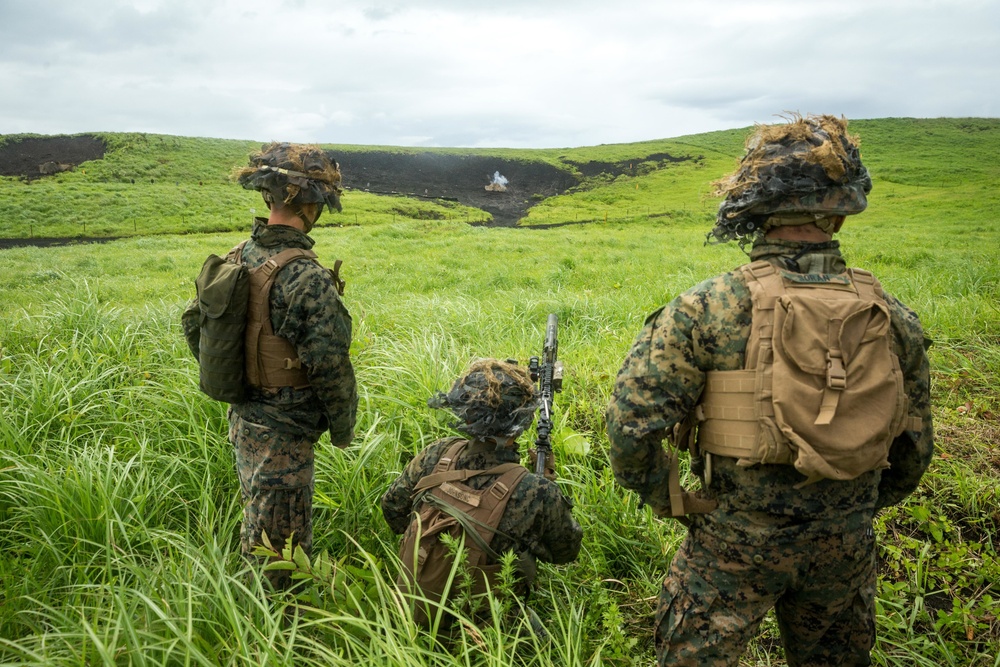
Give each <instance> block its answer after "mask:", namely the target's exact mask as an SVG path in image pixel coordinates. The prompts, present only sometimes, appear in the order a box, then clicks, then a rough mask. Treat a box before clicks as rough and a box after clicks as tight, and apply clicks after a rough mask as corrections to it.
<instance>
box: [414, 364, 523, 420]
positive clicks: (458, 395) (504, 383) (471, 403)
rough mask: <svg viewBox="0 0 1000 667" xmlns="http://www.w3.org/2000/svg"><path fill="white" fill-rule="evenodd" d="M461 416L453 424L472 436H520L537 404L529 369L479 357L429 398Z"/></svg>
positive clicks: (437, 405) (432, 403) (428, 403)
mask: <svg viewBox="0 0 1000 667" xmlns="http://www.w3.org/2000/svg"><path fill="white" fill-rule="evenodd" d="M427 405H429V406H430V407H432V408H447V409H448V410H450V411H451V412H452V414H454V415H455V416H456V417H458V419H459V421H457V422H456V423H455V424H454V425H453V426H454V427H455V428H456V429H458V430H459V431H462V432H463V433H466V434H468V435H471V436H473V437H489V436H495V437H517V436H518V435H520V434H521V433H523V432H524V430H525V429H527V428H528V426H530V425H531V421H532V420H533V419H534V416H535V410H536V409H537V407H538V397H537V395H536V393H535V386H534V384H533V383H532V381H531V377H530V376H529V375H528V371H527V370H526V369H524V368H522V367H520V366H518V365H517V364H514V363H510V362H505V361H500V360H498V359H480V360H478V361H475V362H473V363H472V364H471V365H470V366H469V368H467V369H466V371H465V372H464V373H463V374H462V377H460V378H459V379H458V380H456V381H455V383H454V384H453V385H452V387H451V389H450V390H449V391H448V393H444V392H441V391H439V392H437V393H436V394H434V395H433V396H431V397H430V398H429V399H428V400H427Z"/></svg>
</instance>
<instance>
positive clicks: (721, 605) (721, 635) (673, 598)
mask: <svg viewBox="0 0 1000 667" xmlns="http://www.w3.org/2000/svg"><path fill="white" fill-rule="evenodd" d="M874 598H875V539H874V537H873V535H872V533H871V532H870V531H867V532H866V531H860V532H859V533H857V534H853V533H852V534H842V535H836V536H832V537H826V538H821V539H816V540H812V541H809V542H804V543H794V544H785V545H779V546H766V547H749V546H744V545H735V544H727V543H725V542H722V541H721V540H718V539H716V538H714V537H712V536H710V535H707V534H705V533H704V532H703V531H698V532H697V533H695V534H692V533H689V534H688V536H687V538H686V539H685V540H684V543H683V544H682V545H681V548H680V549H679V550H678V551H677V553H676V554H675V556H674V560H673V562H672V563H671V564H670V570H669V573H668V574H667V577H666V579H665V580H664V582H663V588H662V590H661V591H660V601H659V605H658V608H657V611H656V628H655V639H656V655H657V659H658V663H659V665H660V666H661V667H665V666H666V665H699V666H703V665H712V666H715V665H727V666H729V665H737V664H738V662H739V658H740V655H741V654H742V653H743V651H744V649H745V648H746V645H747V642H749V641H750V639H752V638H753V636H754V635H755V634H756V632H757V628H758V627H759V626H760V622H761V620H762V619H763V618H764V615H765V614H766V613H767V612H768V610H769V609H771V608H772V607H773V608H774V610H775V615H776V616H777V619H778V628H779V630H780V632H781V641H782V644H783V645H784V648H785V656H786V660H787V661H788V664H789V665H790V666H792V667H795V666H798V665H809V666H818V665H869V664H871V660H870V657H869V653H870V651H871V648H872V646H873V645H874V643H875V610H874Z"/></svg>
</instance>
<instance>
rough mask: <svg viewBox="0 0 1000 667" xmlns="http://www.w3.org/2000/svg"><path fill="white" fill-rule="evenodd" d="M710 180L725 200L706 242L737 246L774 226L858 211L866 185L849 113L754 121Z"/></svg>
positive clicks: (862, 206)
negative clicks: (722, 171) (742, 147)
mask: <svg viewBox="0 0 1000 667" xmlns="http://www.w3.org/2000/svg"><path fill="white" fill-rule="evenodd" d="M713 185H714V186H715V195H716V196H722V197H725V199H724V200H723V201H722V203H721V204H720V205H719V212H718V215H717V216H716V223H715V227H714V228H713V229H712V231H711V232H709V234H708V237H707V242H710V243H726V242H727V241H732V240H736V241H738V242H739V243H740V245H741V246H744V245H745V244H747V243H748V242H752V241H754V240H756V239H758V238H760V237H761V236H762V235H763V234H764V232H765V231H767V229H770V228H771V227H773V226H775V225H776V224H802V223H804V222H809V221H810V218H812V219H813V220H815V219H822V218H827V217H830V216H839V215H852V214H854V213H860V212H861V211H863V210H865V208H866V207H867V206H868V199H867V197H866V195H867V194H868V193H869V192H871V189H872V182H871V177H870V176H869V175H868V170H867V169H866V168H865V166H864V165H863V164H862V163H861V154H860V152H859V151H858V138H857V137H856V136H852V135H850V134H848V133H847V119H845V118H837V117H836V116H825V115H824V116H805V117H803V116H799V115H798V114H795V115H793V116H791V118H790V119H789V122H787V123H782V124H775V125H758V126H757V127H756V128H755V131H754V132H753V134H751V135H750V136H749V137H748V138H747V142H746V152H745V154H744V155H743V158H742V159H741V160H740V164H739V166H738V167H737V169H736V171H734V172H733V173H732V174H730V175H729V176H726V177H724V178H721V179H719V180H718V181H716V182H715V183H714V184H713ZM783 221H784V222H783Z"/></svg>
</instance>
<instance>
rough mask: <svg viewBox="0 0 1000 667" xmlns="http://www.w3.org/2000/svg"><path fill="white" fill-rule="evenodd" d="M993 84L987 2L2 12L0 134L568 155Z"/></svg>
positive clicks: (995, 34)
mask: <svg viewBox="0 0 1000 667" xmlns="http://www.w3.org/2000/svg"><path fill="white" fill-rule="evenodd" d="M998 90H1000V1H998V0H940V1H935V0H836V1H835V0H828V1H826V2H823V1H819V2H816V1H807V0H773V1H770V2H767V1H761V2H755V1H753V0H683V1H680V0H676V1H675V0H636V1H634V2H630V1H629V0H618V1H614V0H610V1H609V0H601V1H600V2H597V1H591V0H509V1H506V2H499V1H498V2H488V1H484V0H340V1H339V2H333V1H321V0H315V1H313V0H239V1H238V2H237V1H235V0H218V1H216V0H197V1H190V0H162V1H161V0H137V1H132V2H127V1H124V0H65V1H61V2H60V1H55V0H34V1H32V2H28V1H23V2H22V1H20V0H0V134H10V133H20V132H34V133H39V134H58V133H77V132H88V131H102V130H103V131H140V132H151V133H163V134H173V135H182V136H201V137H220V138H232V139H251V140H259V141H269V140H287V141H304V142H313V141H314V142H320V143H345V144H376V145H397V146H473V147H526V148H545V147H576V146H590V145H595V144H601V143H618V142H633V141H643V140H647V139H659V138H664V137H676V136H680V135H684V134H691V133H695V132H704V131H711V130H720V129H727V128H734V127H745V126H748V125H751V124H753V123H754V122H772V121H774V120H775V114H779V113H781V112H783V111H786V110H788V111H799V112H802V113H831V114H837V115H841V114H842V115H845V116H847V117H848V118H849V119H852V118H883V117H889V116H913V117H938V116H991V117H995V116H1000V93H998Z"/></svg>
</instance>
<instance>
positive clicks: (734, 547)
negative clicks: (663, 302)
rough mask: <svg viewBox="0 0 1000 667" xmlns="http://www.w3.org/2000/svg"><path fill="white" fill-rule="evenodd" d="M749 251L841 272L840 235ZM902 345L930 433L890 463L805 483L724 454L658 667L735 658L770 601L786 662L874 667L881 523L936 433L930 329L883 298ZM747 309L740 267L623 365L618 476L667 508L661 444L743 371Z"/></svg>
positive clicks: (698, 517)
mask: <svg viewBox="0 0 1000 667" xmlns="http://www.w3.org/2000/svg"><path fill="white" fill-rule="evenodd" d="M751 259H753V260H766V261H768V262H771V263H772V264H775V265H777V266H779V267H781V268H782V269H786V270H789V269H791V270H794V271H797V272H801V273H820V274H822V273H827V274H837V273H842V272H844V271H845V269H846V266H845V263H844V260H843V259H842V257H841V254H840V250H839V244H838V242H836V241H829V242H826V243H809V244H805V243H799V242H792V241H781V240H766V239H758V240H757V241H756V242H755V243H754V246H753V250H752V252H751ZM885 298H886V302H887V304H888V306H889V309H890V311H891V319H892V332H893V349H894V351H895V353H896V354H897V355H898V357H899V359H900V364H901V366H902V370H903V374H904V380H905V391H906V393H907V395H908V396H909V399H910V414H911V415H912V416H919V417H921V418H922V419H923V430H922V431H921V432H910V431H908V432H905V433H904V434H903V435H902V436H900V437H898V438H896V440H895V441H894V442H893V444H892V447H891V450H890V453H889V461H890V464H891V467H890V468H889V469H885V470H876V471H871V472H868V473H864V474H862V475H861V476H860V477H857V478H856V479H854V480H850V481H832V480H822V481H819V482H816V483H814V484H811V485H808V486H805V487H802V488H799V489H796V488H794V486H795V485H796V484H798V483H800V482H801V481H802V480H803V477H802V476H801V475H800V474H799V473H798V472H797V471H796V470H795V468H794V467H792V466H790V465H756V466H753V467H749V468H746V467H738V466H737V465H736V460H735V459H730V458H725V457H720V456H715V457H713V458H712V463H713V470H712V477H711V486H710V488H708V489H707V490H705V491H704V492H703V493H705V494H706V495H707V496H710V497H712V498H714V499H716V500H717V501H718V507H717V509H715V510H714V511H712V512H711V513H708V514H695V515H692V516H691V517H690V521H691V524H690V530H689V533H688V535H687V538H686V539H685V541H684V543H683V545H682V546H681V548H680V550H679V551H678V552H677V554H676V555H675V557H674V560H673V562H672V564H671V566H670V570H669V573H668V575H667V577H666V580H665V581H664V584H663V588H662V590H661V594H660V603H659V608H658V610H657V615H656V648H657V655H658V658H659V662H660V664H661V665H736V664H737V662H738V659H739V656H740V654H741V653H742V651H743V649H744V647H745V645H746V642H747V641H748V640H749V639H750V638H751V637H752V636H753V635H754V633H755V632H756V630H757V627H758V625H759V623H760V621H761V619H762V618H763V616H764V615H765V613H766V612H767V611H768V609H770V608H771V607H775V610H776V613H777V617H778V623H779V626H780V630H781V635H782V640H783V643H784V645H785V650H786V655H787V659H788V663H789V664H790V665H805V664H808V665H826V664H830V665H834V664H836V665H843V664H851V665H857V664H869V655H868V654H869V651H870V649H871V647H872V645H873V643H874V632H875V627H874V609H873V604H874V603H873V599H874V594H875V551H874V547H875V543H874V538H873V535H872V528H871V524H872V518H873V516H874V514H875V512H876V511H877V510H878V509H880V508H884V507H887V506H889V505H892V504H894V503H898V502H899V501H901V500H902V499H903V498H904V497H905V496H906V495H908V494H909V493H911V492H912V491H913V490H914V489H915V488H916V486H917V483H918V482H919V480H920V477H921V475H922V474H923V472H924V470H925V469H926V468H927V466H928V465H929V463H930V460H931V456H932V453H933V434H932V428H931V415H930V379H929V367H928V361H927V356H926V353H925V348H924V336H923V332H922V329H921V326H920V322H919V320H918V319H917V316H916V315H915V314H914V313H913V311H911V310H909V309H908V308H907V307H906V306H904V305H903V304H902V303H900V302H899V301H898V300H896V299H895V298H893V297H891V296H889V295H886V297H885ZM751 312H752V304H751V299H750V292H749V289H748V287H747V284H746V282H745V279H744V277H743V274H742V272H741V271H738V270H736V271H731V272H729V273H725V274H723V275H721V276H718V277H716V278H712V279H710V280H707V281H705V282H703V283H701V284H699V285H697V286H695V287H694V288H692V289H691V290H689V291H688V292H687V293H686V294H684V295H681V296H679V297H678V298H677V299H675V300H674V301H672V302H671V303H670V304H668V305H667V306H665V307H664V308H661V309H660V310H658V311H656V312H654V313H653V314H652V315H650V316H649V318H647V320H646V323H645V326H644V328H643V330H642V331H641V332H640V334H639V336H638V338H637V339H636V341H635V344H634V345H633V347H632V350H631V351H630V352H629V354H628V356H627V358H626V359H625V362H624V364H623V366H622V369H621V371H620V372H619V375H618V379H617V381H616V384H615V390H614V394H613V397H612V400H611V403H610V405H609V407H608V411H607V423H608V436H609V438H610V441H611V463H612V467H613V470H614V473H615V478H616V479H617V480H618V482H619V483H620V484H621V485H622V486H624V487H626V488H629V489H632V490H634V491H636V492H637V493H638V494H639V495H640V497H641V498H642V500H643V501H644V502H645V503H647V504H649V505H650V506H651V507H652V508H653V509H654V510H655V511H657V512H659V513H665V514H666V515H668V516H669V507H670V499H669V494H668V487H667V470H668V467H667V457H666V453H665V452H664V450H663V447H662V446H661V442H662V441H663V439H664V438H666V436H667V434H669V433H671V432H672V429H673V427H674V424H676V423H677V422H678V421H680V420H681V419H683V418H684V417H686V416H687V415H688V413H689V412H690V411H691V410H692V409H693V408H694V406H695V405H696V403H697V401H698V399H699V397H700V395H701V393H702V389H703V387H704V383H705V373H706V372H707V371H709V370H740V369H742V368H743V366H744V357H745V353H746V347H747V340H748V337H749V333H750V324H751Z"/></svg>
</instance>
